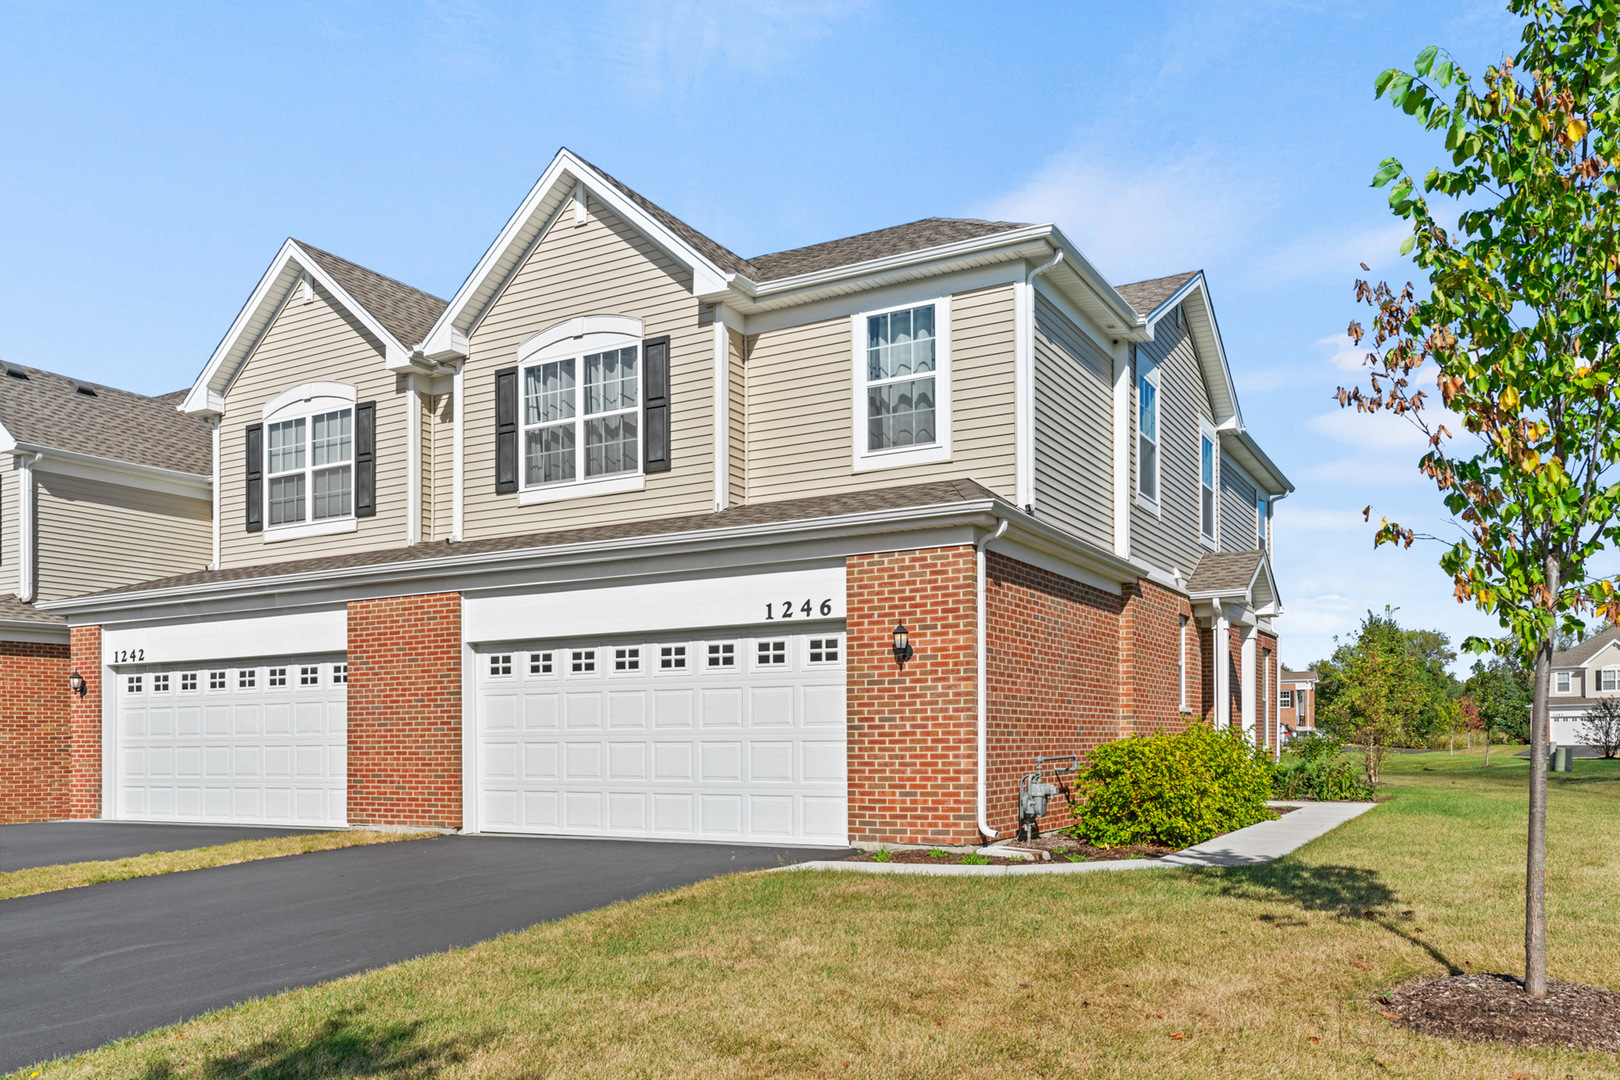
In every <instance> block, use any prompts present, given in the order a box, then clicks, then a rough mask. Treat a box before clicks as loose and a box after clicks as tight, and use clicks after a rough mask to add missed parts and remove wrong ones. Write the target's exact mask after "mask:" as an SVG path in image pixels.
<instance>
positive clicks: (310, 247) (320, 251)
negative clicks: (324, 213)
mask: <svg viewBox="0 0 1620 1080" xmlns="http://www.w3.org/2000/svg"><path fill="white" fill-rule="evenodd" d="M287 239H289V240H291V241H292V242H293V243H295V244H297V245H298V246H299V247H301V248H303V249H304V250H305V251H308V252H310V253H311V254H314V255H325V256H326V257H327V258H328V259H336V260H337V261H338V262H340V263H342V264H344V265H345V266H352V267H354V268H355V269H356V270H361V271H364V272H365V273H367V274H370V275H371V276H372V277H374V278H381V279H382V280H383V281H386V282H388V283H389V284H391V285H398V286H399V287H400V288H402V289H409V290H411V292H413V293H420V294H421V295H422V296H425V297H427V298H428V299H429V300H437V301H438V302H439V303H441V304H448V303H449V302H450V301H448V300H446V299H444V297H442V296H435V295H433V294H432V293H430V292H428V291H427V290H426V289H418V288H417V287H416V286H415V285H412V284H411V283H410V282H408V281H401V280H399V278H397V277H389V276H388V275H387V274H384V273H380V272H378V271H376V270H373V269H372V268H371V267H369V266H361V265H360V264H359V263H357V262H355V261H354V260H353V259H345V258H344V257H343V256H341V255H334V254H332V253H331V252H330V251H327V250H326V249H325V248H318V247H316V246H315V245H314V244H306V243H305V242H304V241H302V240H300V239H298V237H296V236H289V237H288V238H287ZM355 299H356V300H358V299H359V297H356V298H355Z"/></svg>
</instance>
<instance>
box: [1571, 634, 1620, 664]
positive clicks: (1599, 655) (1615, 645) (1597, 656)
mask: <svg viewBox="0 0 1620 1080" xmlns="http://www.w3.org/2000/svg"><path fill="white" fill-rule="evenodd" d="M1616 649H1620V641H1611V642H1609V643H1608V644H1607V645H1605V646H1603V648H1601V649H1599V650H1598V651H1597V652H1595V653H1593V654H1592V655H1591V656H1590V657H1589V658H1588V659H1587V661H1586V663H1584V664H1581V665H1580V666H1579V667H1573V668H1570V669H1569V670H1570V671H1581V670H1596V666H1597V665H1598V661H1600V660H1602V659H1603V654H1604V653H1608V652H1613V651H1615V650H1616ZM1617 660H1620V658H1617V657H1612V656H1611V657H1609V663H1610V664H1614V663H1615V662H1616V661H1617Z"/></svg>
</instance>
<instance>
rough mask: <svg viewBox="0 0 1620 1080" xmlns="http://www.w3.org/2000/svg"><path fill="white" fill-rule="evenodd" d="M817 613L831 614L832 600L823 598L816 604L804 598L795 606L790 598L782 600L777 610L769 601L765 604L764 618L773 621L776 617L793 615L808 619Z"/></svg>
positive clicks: (791, 616) (788, 617)
mask: <svg viewBox="0 0 1620 1080" xmlns="http://www.w3.org/2000/svg"><path fill="white" fill-rule="evenodd" d="M817 613H820V614H821V615H831V614H832V613H833V606H832V601H831V600H823V601H822V602H821V603H820V604H819V605H818V604H816V602H815V601H814V600H806V601H805V602H804V603H802V604H799V605H798V607H797V608H795V607H794V602H793V601H792V600H783V601H782V603H781V608H780V610H778V607H777V605H776V604H773V603H770V602H769V601H767V602H766V604H765V620H766V621H767V622H775V621H776V620H777V619H791V618H793V617H794V616H795V615H798V616H802V617H803V618H806V619H808V618H810V617H811V616H812V615H815V614H817Z"/></svg>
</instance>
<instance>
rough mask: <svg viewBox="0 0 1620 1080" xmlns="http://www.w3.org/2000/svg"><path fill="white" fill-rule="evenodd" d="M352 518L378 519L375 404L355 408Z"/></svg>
mask: <svg viewBox="0 0 1620 1080" xmlns="http://www.w3.org/2000/svg"><path fill="white" fill-rule="evenodd" d="M354 516H355V517H376V516H377V403H376V402H375V401H362V402H361V403H360V404H358V405H356V406H355V407H354Z"/></svg>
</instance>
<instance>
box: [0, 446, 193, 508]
mask: <svg viewBox="0 0 1620 1080" xmlns="http://www.w3.org/2000/svg"><path fill="white" fill-rule="evenodd" d="M6 451H10V452H12V453H19V454H39V455H40V458H39V460H38V461H37V462H35V463H34V471H36V472H42V473H52V474H55V475H57V476H72V477H76V478H78V479H81V480H95V481H99V482H100V483H103V484H116V485H118V486H120V487H131V488H139V489H141V490H142V491H160V492H163V493H164V494H168V495H182V496H185V497H186V498H191V499H206V500H209V501H210V502H212V500H213V489H214V480H213V477H210V476H198V475H196V474H195V473H185V472H178V471H176V470H174V469H162V468H159V467H157V466H155V465H137V464H136V463H134V462H132V461H117V460H115V459H113V458H104V457H97V456H95V455H93V454H80V453H77V452H75V451H72V450H58V449H57V448H56V447H54V446H36V445H34V444H33V443H20V442H16V441H14V440H11V439H10V438H9V436H8V437H7V439H6V445H3V446H0V453H4V452H6Z"/></svg>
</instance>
